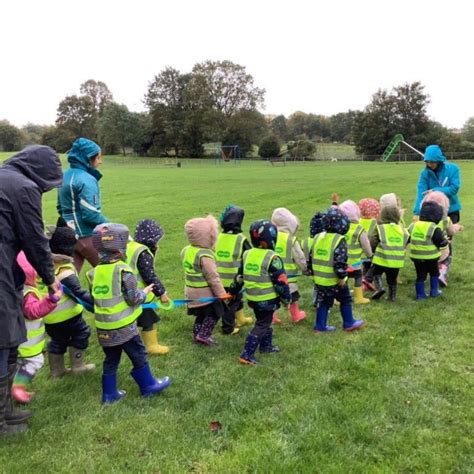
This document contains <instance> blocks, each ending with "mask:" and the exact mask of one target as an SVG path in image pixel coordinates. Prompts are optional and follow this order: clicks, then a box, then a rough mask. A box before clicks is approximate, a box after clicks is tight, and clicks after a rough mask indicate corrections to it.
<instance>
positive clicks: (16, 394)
mask: <svg viewBox="0 0 474 474" xmlns="http://www.w3.org/2000/svg"><path fill="white" fill-rule="evenodd" d="M32 396H33V393H31V392H28V391H27V390H26V387H25V386H24V385H13V387H12V398H13V399H14V400H15V401H16V402H17V403H21V404H22V405H27V404H28V403H30V401H31V397H32Z"/></svg>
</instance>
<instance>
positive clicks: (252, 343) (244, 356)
mask: <svg viewBox="0 0 474 474" xmlns="http://www.w3.org/2000/svg"><path fill="white" fill-rule="evenodd" d="M259 343H260V340H259V338H258V337H257V336H256V335H255V334H252V333H249V335H248V336H247V339H246V341H245V346H244V350H243V351H242V353H241V354H240V358H239V362H240V363H241V364H244V365H257V364H258V360H257V359H256V358H255V351H256V350H257V347H258V345H259Z"/></svg>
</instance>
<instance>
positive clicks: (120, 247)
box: [92, 224, 129, 258]
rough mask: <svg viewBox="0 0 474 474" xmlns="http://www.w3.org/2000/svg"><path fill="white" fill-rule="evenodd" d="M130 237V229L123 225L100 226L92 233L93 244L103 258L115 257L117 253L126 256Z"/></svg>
mask: <svg viewBox="0 0 474 474" xmlns="http://www.w3.org/2000/svg"><path fill="white" fill-rule="evenodd" d="M128 237H129V231H128V227H127V226H126V225H123V224H99V225H98V226H96V227H95V228H94V231H93V233H92V243H93V245H94V248H95V249H97V251H98V252H99V255H100V257H101V258H103V257H107V256H114V255H117V253H119V254H121V255H122V256H124V255H125V254H126V252H127V242H128Z"/></svg>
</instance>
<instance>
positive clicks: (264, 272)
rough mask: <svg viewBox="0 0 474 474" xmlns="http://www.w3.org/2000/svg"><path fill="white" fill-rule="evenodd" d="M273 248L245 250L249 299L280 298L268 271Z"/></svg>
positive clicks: (244, 265) (244, 260) (273, 253)
mask: <svg viewBox="0 0 474 474" xmlns="http://www.w3.org/2000/svg"><path fill="white" fill-rule="evenodd" d="M275 255H276V254H275V252H273V250H265V249H255V248H254V249H250V250H247V251H246V252H244V255H243V268H244V272H243V273H244V275H243V277H244V285H245V291H246V293H247V299H248V300H249V301H268V300H273V299H276V298H278V295H277V293H276V291H275V288H274V287H273V282H272V280H271V278H270V274H269V273H268V268H269V266H270V262H271V260H272V258H273V257H274V256H275Z"/></svg>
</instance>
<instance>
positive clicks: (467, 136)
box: [462, 117, 474, 143]
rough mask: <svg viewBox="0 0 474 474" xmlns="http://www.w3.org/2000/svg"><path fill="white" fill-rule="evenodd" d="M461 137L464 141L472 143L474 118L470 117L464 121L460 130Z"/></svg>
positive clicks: (473, 140)
mask: <svg viewBox="0 0 474 474" xmlns="http://www.w3.org/2000/svg"><path fill="white" fill-rule="evenodd" d="M462 137H463V139H464V140H466V141H468V142H473V143H474V117H470V118H468V119H467V120H466V123H465V124H464V126H463V128H462Z"/></svg>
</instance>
